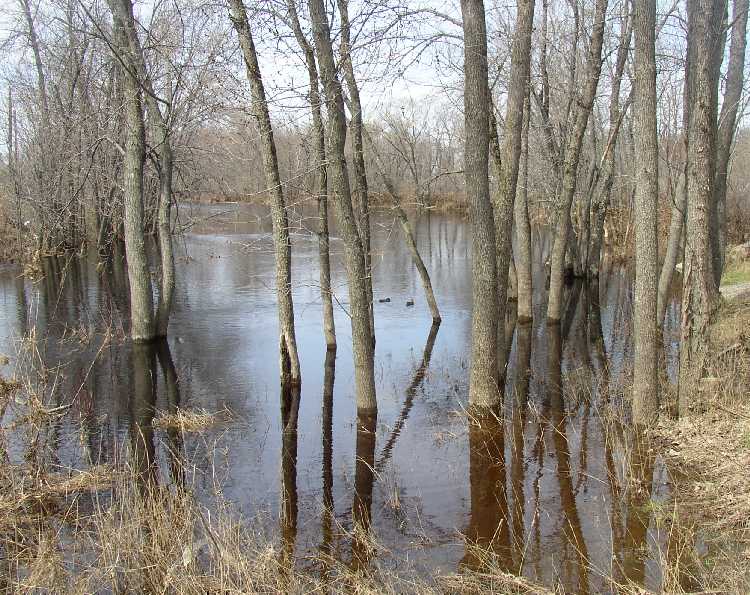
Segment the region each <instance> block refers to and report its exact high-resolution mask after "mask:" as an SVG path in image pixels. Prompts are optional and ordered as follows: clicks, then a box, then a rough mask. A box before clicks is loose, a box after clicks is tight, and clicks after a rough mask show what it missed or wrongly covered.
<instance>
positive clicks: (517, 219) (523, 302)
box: [513, 81, 533, 324]
mask: <svg viewBox="0 0 750 595" xmlns="http://www.w3.org/2000/svg"><path fill="white" fill-rule="evenodd" d="M530 117H531V106H530V105H529V87H528V81H527V84H526V96H525V98H524V102H523V128H522V131H521V163H520V171H519V177H518V189H517V192H516V201H515V204H514V207H513V220H514V223H515V226H516V247H515V250H514V251H513V256H514V258H515V264H516V279H517V294H518V323H519V324H523V323H525V322H530V321H531V320H532V317H533V314H532V308H533V286H532V281H531V223H530V222H529V194H528V183H529V119H530Z"/></svg>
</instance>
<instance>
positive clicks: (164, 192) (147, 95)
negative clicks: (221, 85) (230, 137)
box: [123, 20, 175, 337]
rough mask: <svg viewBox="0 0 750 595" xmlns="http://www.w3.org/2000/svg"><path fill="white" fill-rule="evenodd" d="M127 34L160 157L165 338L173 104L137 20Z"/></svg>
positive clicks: (162, 326) (163, 329)
mask: <svg viewBox="0 0 750 595" xmlns="http://www.w3.org/2000/svg"><path fill="white" fill-rule="evenodd" d="M123 23H124V34H125V36H126V38H127V41H128V44H129V47H130V55H131V56H132V57H133V67H134V68H135V69H136V71H135V73H134V74H135V76H137V78H138V81H139V83H140V85H141V86H142V88H143V91H144V92H143V97H144V100H145V104H146V106H147V108H148V109H147V114H148V120H149V122H150V127H151V132H152V136H153V138H154V143H155V150H156V154H157V155H158V158H157V164H158V174H159V198H158V214H157V225H158V230H159V251H160V256H161V276H160V287H159V300H158V304H157V310H156V336H158V337H166V336H167V329H168V326H169V317H170V314H171V311H172V302H173V300H174V284H175V272H174V251H173V247H172V217H171V205H172V175H173V170H174V155H173V152H172V140H171V130H170V126H169V123H168V119H169V111H170V110H171V102H170V101H164V100H160V99H159V98H158V97H157V96H156V93H155V91H154V86H153V84H152V82H151V77H150V75H149V72H148V70H147V69H146V61H145V59H144V56H143V49H142V47H141V43H140V40H139V39H138V32H137V31H136V29H135V21H134V20H132V21H127V20H126V21H123ZM160 103H162V104H164V105H165V111H166V115H165V114H164V113H162V108H161V107H160V105H159V104H160Z"/></svg>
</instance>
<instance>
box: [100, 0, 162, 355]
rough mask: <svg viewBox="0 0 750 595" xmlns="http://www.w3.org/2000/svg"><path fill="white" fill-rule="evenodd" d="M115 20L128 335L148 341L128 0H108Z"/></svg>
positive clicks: (137, 96) (150, 311)
mask: <svg viewBox="0 0 750 595" xmlns="http://www.w3.org/2000/svg"><path fill="white" fill-rule="evenodd" d="M109 4H110V8H111V10H112V15H113V17H114V20H115V35H116V36H117V51H119V52H120V56H121V58H122V61H123V70H124V73H123V74H124V77H123V83H124V91H125V93H124V94H125V102H126V103H125V121H126V125H127V128H128V135H127V141H126V143H125V155H124V158H123V175H124V203H125V205H124V206H125V209H124V211H125V212H124V222H123V223H124V231H125V256H126V259H127V263H128V280H129V285H130V335H131V337H132V338H133V341H136V342H145V341H151V340H152V339H153V338H154V337H155V334H156V328H155V324H154V305H153V294H152V290H151V275H150V272H149V267H148V258H147V256H146V246H145V239H144V231H143V166H144V162H145V159H146V130H145V127H144V124H143V103H142V101H141V85H140V82H139V81H138V77H137V75H136V72H137V69H136V64H137V60H136V57H135V56H133V52H132V49H131V46H130V43H129V42H128V38H127V33H126V27H127V23H130V22H132V21H133V6H132V4H131V2H130V0H109Z"/></svg>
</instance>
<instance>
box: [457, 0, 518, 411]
mask: <svg viewBox="0 0 750 595" xmlns="http://www.w3.org/2000/svg"><path fill="white" fill-rule="evenodd" d="M461 14H462V16H463V30H464V48H465V49H464V77H465V78H464V117H465V141H464V172H465V175H466V194H467V195H468V198H469V220H470V222H471V229H472V240H471V256H472V265H471V271H472V296H473V308H472V315H471V317H472V322H471V370H470V374H469V403H470V405H472V406H474V407H478V408H489V407H492V406H493V405H496V404H497V403H498V402H499V399H500V392H499V390H498V372H497V329H498V301H497V267H496V262H497V261H496V258H497V256H496V250H495V228H494V226H493V223H492V203H491V202H490V183H489V170H488V160H489V151H488V143H489V124H490V91H489V85H488V83H487V27H486V24H485V15H484V2H483V0H461ZM506 264H507V263H506Z"/></svg>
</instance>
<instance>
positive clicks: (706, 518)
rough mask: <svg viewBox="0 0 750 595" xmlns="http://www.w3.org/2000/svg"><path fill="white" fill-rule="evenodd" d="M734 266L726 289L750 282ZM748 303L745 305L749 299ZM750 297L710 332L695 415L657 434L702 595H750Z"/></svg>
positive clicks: (729, 307)
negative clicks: (692, 550)
mask: <svg viewBox="0 0 750 595" xmlns="http://www.w3.org/2000/svg"><path fill="white" fill-rule="evenodd" d="M749 273H750V267H749V266H748V265H747V263H740V264H733V265H731V267H730V269H729V270H728V271H727V275H726V276H725V279H724V282H725V283H726V284H730V283H731V284H734V285H737V284H741V283H746V282H748V281H750V275H748V274H749ZM743 296H744V297H743ZM748 329H750V296H748V295H747V293H743V294H740V295H739V297H737V298H735V299H733V300H732V301H725V302H724V303H723V304H722V306H721V308H720V310H719V312H718V314H717V317H716V321H715V323H714V324H713V326H712V328H711V344H712V350H711V356H710V360H709V362H708V365H707V369H706V371H705V373H704V377H703V379H702V380H701V382H700V385H699V386H698V387H696V388H695V390H694V394H693V396H692V400H693V402H694V403H695V412H694V415H692V416H690V417H687V418H684V419H680V420H677V421H670V420H663V421H662V422H661V424H660V426H659V428H658V430H657V434H658V435H659V437H660V438H661V441H662V448H661V451H662V456H663V457H664V459H665V461H666V464H667V467H668V469H669V470H670V474H671V476H672V477H673V478H674V483H673V494H672V498H673V503H674V510H675V511H676V517H677V519H678V521H679V524H680V525H681V526H682V527H683V528H687V529H688V530H689V531H691V532H692V533H693V535H694V537H695V541H694V543H693V547H694V548H697V549H698V550H701V551H702V555H700V556H696V555H693V556H691V566H692V568H691V575H692V577H693V581H694V583H695V586H696V587H697V589H699V590H704V591H706V592H711V593H749V592H750V473H748V469H750V401H749V400H748V386H750V332H748Z"/></svg>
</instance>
